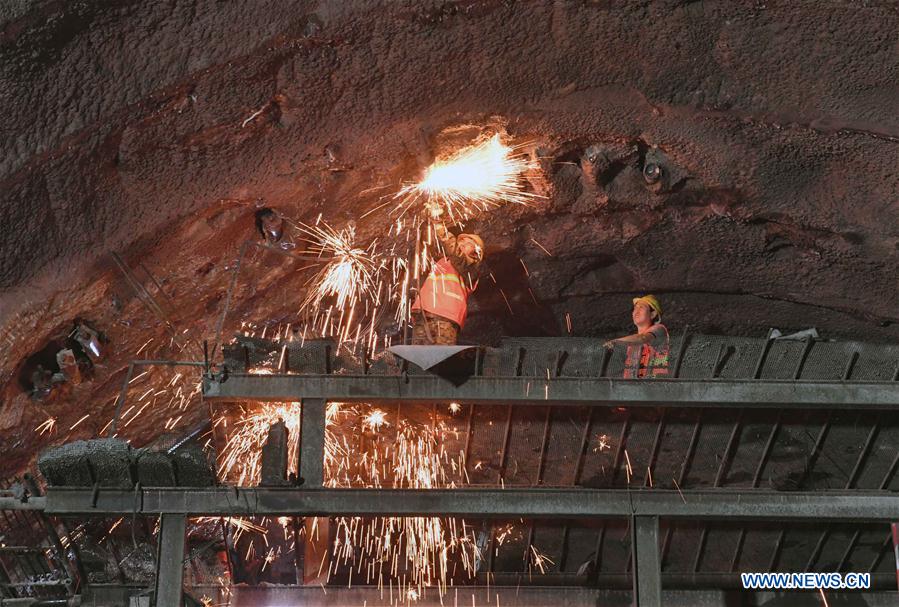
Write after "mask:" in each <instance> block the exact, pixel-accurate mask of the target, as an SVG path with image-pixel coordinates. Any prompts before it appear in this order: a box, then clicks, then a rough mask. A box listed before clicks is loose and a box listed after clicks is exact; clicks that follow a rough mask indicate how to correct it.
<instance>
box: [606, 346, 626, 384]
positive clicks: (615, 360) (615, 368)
mask: <svg viewBox="0 0 899 607" xmlns="http://www.w3.org/2000/svg"><path fill="white" fill-rule="evenodd" d="M626 360H627V348H625V347H623V346H615V348H613V349H612V353H611V354H610V355H609V362H608V364H607V365H606V373H605V377H621V376H622V375H624V364H625V362H626Z"/></svg>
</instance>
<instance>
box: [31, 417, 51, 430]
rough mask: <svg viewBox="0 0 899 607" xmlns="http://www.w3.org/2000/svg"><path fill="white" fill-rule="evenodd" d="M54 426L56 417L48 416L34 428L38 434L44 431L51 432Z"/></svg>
mask: <svg viewBox="0 0 899 607" xmlns="http://www.w3.org/2000/svg"><path fill="white" fill-rule="evenodd" d="M55 427H56V418H55V417H48V418H47V420H46V421H44V422H42V423H41V424H40V425H38V427H37V428H35V429H34V431H35V432H37V433H38V434H44V433H45V432H52V431H53V429H54V428H55Z"/></svg>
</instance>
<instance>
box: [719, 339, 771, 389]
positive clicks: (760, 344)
mask: <svg viewBox="0 0 899 607" xmlns="http://www.w3.org/2000/svg"><path fill="white" fill-rule="evenodd" d="M765 341H766V340H764V339H753V338H749V337H744V338H733V337H728V338H725V339H724V344H725V350H724V353H723V355H722V358H721V361H720V362H719V368H718V377H723V378H726V379H752V376H753V373H755V367H756V365H757V364H758V360H759V356H761V354H762V350H763V349H764V348H765Z"/></svg>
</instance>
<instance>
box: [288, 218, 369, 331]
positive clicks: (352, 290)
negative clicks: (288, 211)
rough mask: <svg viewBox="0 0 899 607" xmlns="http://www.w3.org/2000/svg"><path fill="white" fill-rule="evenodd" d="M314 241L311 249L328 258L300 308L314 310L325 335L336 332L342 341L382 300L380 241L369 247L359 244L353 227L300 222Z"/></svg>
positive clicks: (313, 321)
mask: <svg viewBox="0 0 899 607" xmlns="http://www.w3.org/2000/svg"><path fill="white" fill-rule="evenodd" d="M298 228H299V230H300V231H301V232H302V233H303V234H304V235H305V240H306V241H307V242H309V243H310V245H311V246H310V249H309V250H310V252H312V253H314V254H317V255H319V256H321V257H322V260H323V261H326V263H325V265H324V267H322V268H321V269H320V270H319V271H318V272H317V273H316V274H315V275H314V276H313V277H312V279H311V288H310V289H309V291H308V293H307V295H306V297H305V299H303V302H302V304H300V310H301V311H306V312H308V313H310V314H311V316H312V318H311V324H312V325H313V326H314V327H315V328H316V329H317V330H318V331H319V332H320V333H321V334H322V335H336V336H338V337H339V338H340V341H347V340H349V339H350V338H351V337H353V331H352V327H353V326H354V321H359V322H361V321H362V320H363V319H364V317H366V316H368V315H370V314H371V313H372V312H373V311H374V310H375V309H376V308H377V304H378V295H379V292H380V289H379V284H380V283H379V280H378V276H379V273H380V271H381V270H382V269H383V268H384V267H385V263H386V262H383V261H379V260H378V255H377V241H374V242H372V243H371V244H370V245H369V246H368V247H367V248H361V247H358V246H356V244H355V241H356V231H355V228H353V227H347V228H344V229H343V230H335V229H334V228H332V227H331V226H329V225H328V224H326V223H324V222H322V223H321V225H320V226H319V225H317V226H307V225H305V224H299V225H298Z"/></svg>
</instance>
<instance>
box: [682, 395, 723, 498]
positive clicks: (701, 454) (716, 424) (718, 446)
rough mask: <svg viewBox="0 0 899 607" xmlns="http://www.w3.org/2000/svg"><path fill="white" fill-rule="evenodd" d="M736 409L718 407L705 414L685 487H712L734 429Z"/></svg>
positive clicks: (685, 480)
mask: <svg viewBox="0 0 899 607" xmlns="http://www.w3.org/2000/svg"><path fill="white" fill-rule="evenodd" d="M735 415H736V411H723V410H720V409H716V410H714V411H708V412H707V413H706V414H705V415H704V416H703V423H702V427H701V429H700V434H699V440H698V441H697V444H696V452H695V455H694V457H693V460H692V462H691V464H690V468H689V471H688V473H687V476H686V478H685V479H684V486H683V487H681V488H684V487H689V488H691V489H692V488H699V487H711V486H713V485H714V484H715V476H716V475H717V473H718V467H719V466H720V464H721V458H722V457H723V456H724V451H725V449H726V448H727V442H728V439H729V438H730V433H731V431H732V430H733V424H734V420H735Z"/></svg>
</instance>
